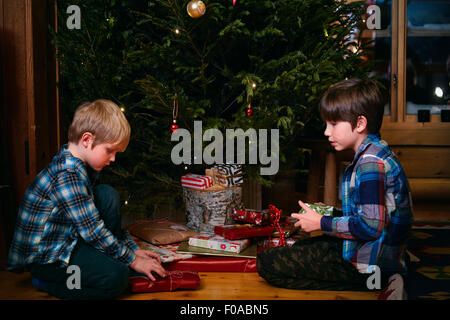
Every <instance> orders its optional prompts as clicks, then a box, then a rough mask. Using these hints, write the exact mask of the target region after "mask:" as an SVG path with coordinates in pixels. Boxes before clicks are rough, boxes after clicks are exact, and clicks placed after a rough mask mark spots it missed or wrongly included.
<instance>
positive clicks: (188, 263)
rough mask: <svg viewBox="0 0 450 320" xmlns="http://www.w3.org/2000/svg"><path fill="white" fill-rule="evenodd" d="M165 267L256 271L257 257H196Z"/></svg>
mask: <svg viewBox="0 0 450 320" xmlns="http://www.w3.org/2000/svg"><path fill="white" fill-rule="evenodd" d="M164 269H166V270H170V271H173V270H180V271H185V270H190V271H197V272H256V259H255V258H240V257H217V256H208V257H195V258H192V259H186V260H180V261H175V262H170V263H167V264H164Z"/></svg>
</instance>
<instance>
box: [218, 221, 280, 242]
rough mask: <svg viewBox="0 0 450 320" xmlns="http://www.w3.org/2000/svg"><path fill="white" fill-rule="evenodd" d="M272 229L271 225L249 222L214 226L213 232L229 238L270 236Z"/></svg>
mask: <svg viewBox="0 0 450 320" xmlns="http://www.w3.org/2000/svg"><path fill="white" fill-rule="evenodd" d="M273 230H274V227H273V226H256V225H251V224H230V225H223V226H215V227H214V233H215V234H218V235H220V236H222V237H224V238H226V239H230V240H236V239H248V238H254V237H266V236H270V235H271V234H272V233H273Z"/></svg>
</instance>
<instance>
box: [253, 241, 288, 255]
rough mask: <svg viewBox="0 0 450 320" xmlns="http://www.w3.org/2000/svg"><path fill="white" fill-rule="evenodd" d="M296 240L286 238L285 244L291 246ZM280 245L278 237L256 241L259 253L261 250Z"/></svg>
mask: <svg viewBox="0 0 450 320" xmlns="http://www.w3.org/2000/svg"><path fill="white" fill-rule="evenodd" d="M296 241H297V239H286V241H285V244H286V246H288V247H292V246H293V245H294V243H295V242H296ZM279 246H280V239H265V240H261V241H258V249H257V250H258V253H260V252H261V251H263V250H266V249H269V248H274V247H279Z"/></svg>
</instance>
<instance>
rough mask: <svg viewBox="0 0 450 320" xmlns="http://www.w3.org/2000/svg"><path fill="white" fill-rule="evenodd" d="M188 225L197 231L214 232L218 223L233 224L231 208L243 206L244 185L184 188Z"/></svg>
mask: <svg viewBox="0 0 450 320" xmlns="http://www.w3.org/2000/svg"><path fill="white" fill-rule="evenodd" d="M183 196H184V201H185V205H186V220H187V223H186V226H187V227H188V228H189V229H191V230H195V231H198V232H200V231H203V232H214V227H215V226H218V225H224V224H231V223H232V221H231V210H232V208H234V207H238V206H241V203H242V187H240V186H236V187H231V188H226V189H223V190H215V191H209V190H208V191H206V190H195V189H191V188H183Z"/></svg>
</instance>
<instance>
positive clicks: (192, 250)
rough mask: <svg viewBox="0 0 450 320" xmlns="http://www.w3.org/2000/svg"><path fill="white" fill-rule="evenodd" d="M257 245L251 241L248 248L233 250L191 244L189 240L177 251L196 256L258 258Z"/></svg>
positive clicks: (181, 244)
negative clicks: (239, 250) (238, 250)
mask: <svg viewBox="0 0 450 320" xmlns="http://www.w3.org/2000/svg"><path fill="white" fill-rule="evenodd" d="M256 251H257V245H256V243H251V244H250V245H249V246H248V247H247V248H245V249H244V250H242V251H241V252H231V251H223V250H214V249H208V248H202V247H194V246H190V245H189V242H188V241H183V242H182V243H180V245H179V247H178V249H177V253H180V254H192V255H194V257H198V256H217V257H235V258H236V257H239V258H256V253H257V252H256Z"/></svg>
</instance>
